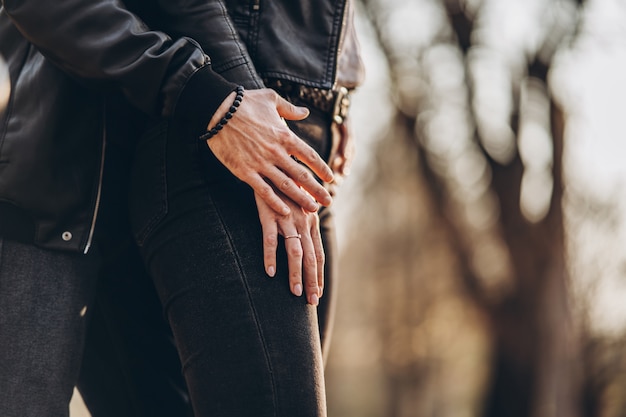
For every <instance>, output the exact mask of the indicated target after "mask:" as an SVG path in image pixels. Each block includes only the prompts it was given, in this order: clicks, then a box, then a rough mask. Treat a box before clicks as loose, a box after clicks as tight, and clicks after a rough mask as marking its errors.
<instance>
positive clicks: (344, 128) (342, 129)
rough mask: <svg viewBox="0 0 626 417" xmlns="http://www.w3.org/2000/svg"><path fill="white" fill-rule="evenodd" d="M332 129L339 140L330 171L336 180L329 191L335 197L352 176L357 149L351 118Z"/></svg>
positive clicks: (331, 160) (332, 157) (331, 159)
mask: <svg viewBox="0 0 626 417" xmlns="http://www.w3.org/2000/svg"><path fill="white" fill-rule="evenodd" d="M331 129H332V132H333V135H335V136H337V137H338V138H339V140H338V141H336V145H335V147H334V149H333V150H332V153H331V156H330V169H331V170H332V171H333V173H334V174H335V179H334V181H333V183H332V184H330V187H329V189H330V193H331V195H334V194H335V193H336V191H337V190H336V189H337V187H338V186H339V185H341V183H342V182H343V180H344V179H345V177H347V176H348V175H349V174H350V169H351V168H352V162H353V161H354V152H355V149H356V147H355V144H354V132H353V129H352V123H351V121H350V118H346V119H345V120H344V122H343V123H342V124H340V125H338V124H336V123H333V125H332V127H331Z"/></svg>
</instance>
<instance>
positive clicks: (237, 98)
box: [200, 85, 244, 140]
mask: <svg viewBox="0 0 626 417" xmlns="http://www.w3.org/2000/svg"><path fill="white" fill-rule="evenodd" d="M236 91H237V95H236V96H235V101H233V104H232V106H230V109H228V111H227V112H226V115H225V116H224V117H222V120H220V121H219V122H218V123H217V124H216V125H215V126H214V127H213V128H212V129H210V130H208V131H207V132H206V133H205V134H204V135H202V136H200V139H201V140H208V139H211V138H212V137H213V136H215V135H217V134H218V133H219V131H220V130H222V129H223V128H224V126H226V124H227V123H228V121H229V120H230V119H232V118H233V115H234V114H235V112H236V111H237V108H238V107H239V105H240V104H241V101H242V100H243V91H244V89H243V86H242V85H240V86H238V87H237V90H236Z"/></svg>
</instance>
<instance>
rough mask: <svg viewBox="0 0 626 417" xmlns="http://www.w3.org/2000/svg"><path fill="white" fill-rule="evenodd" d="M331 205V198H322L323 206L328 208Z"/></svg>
mask: <svg viewBox="0 0 626 417" xmlns="http://www.w3.org/2000/svg"><path fill="white" fill-rule="evenodd" d="M332 203H333V198H332V197H331V196H328V197H326V198H324V201H323V204H324V206H326V207H328V206H330V205H331V204H332Z"/></svg>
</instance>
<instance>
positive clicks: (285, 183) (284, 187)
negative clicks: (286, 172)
mask: <svg viewBox="0 0 626 417" xmlns="http://www.w3.org/2000/svg"><path fill="white" fill-rule="evenodd" d="M278 188H279V189H280V190H281V191H286V190H289V189H290V188H291V180H289V178H285V179H284V180H282V181H281V183H280V185H279V186H278Z"/></svg>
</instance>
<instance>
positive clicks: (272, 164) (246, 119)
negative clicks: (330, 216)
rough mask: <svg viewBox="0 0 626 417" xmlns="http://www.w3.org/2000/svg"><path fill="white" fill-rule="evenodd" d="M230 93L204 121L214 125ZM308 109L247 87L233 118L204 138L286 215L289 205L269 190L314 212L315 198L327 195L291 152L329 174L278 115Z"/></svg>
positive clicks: (292, 116) (325, 199) (326, 200)
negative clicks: (208, 119)
mask: <svg viewBox="0 0 626 417" xmlns="http://www.w3.org/2000/svg"><path fill="white" fill-rule="evenodd" d="M234 97H235V93H234V92H233V93H232V94H231V95H230V96H229V97H227V98H226V100H224V103H222V105H221V106H220V107H219V109H218V110H217V112H216V113H215V115H214V116H213V118H212V119H211V122H210V124H209V126H214V125H215V124H217V122H218V121H219V120H220V119H221V117H223V115H224V114H225V113H226V112H227V111H228V108H229V107H230V105H231V104H232V102H233V100H234ZM308 114H309V112H308V110H307V109H306V108H304V107H296V106H294V105H293V104H291V103H289V102H288V101H286V100H284V99H282V98H281V97H280V96H279V95H278V94H277V93H276V92H275V91H274V90H271V89H261V90H247V91H246V93H245V96H244V99H243V101H242V103H241V105H240V106H239V108H238V110H237V113H236V114H235V115H234V117H233V118H232V119H230V120H229V121H228V124H227V125H226V126H225V127H224V128H223V129H222V130H221V131H220V132H219V134H217V135H215V136H214V137H213V138H211V139H209V140H208V141H207V143H208V145H209V148H211V151H212V152H213V153H214V154H215V156H216V157H217V159H219V160H220V162H222V164H224V165H225V166H226V168H228V170H230V172H232V173H233V174H234V175H235V176H236V177H237V178H239V179H240V180H242V181H244V182H246V183H247V184H248V185H250V186H251V187H252V188H253V189H254V191H255V193H256V194H257V195H258V196H259V197H260V198H261V199H263V200H264V201H265V202H266V203H267V204H268V205H269V206H270V207H271V208H272V209H273V210H275V211H276V212H277V213H282V214H284V215H287V214H288V213H289V212H290V208H289V205H288V204H286V203H285V202H284V201H283V199H281V198H279V197H278V195H277V192H275V191H274V190H277V191H280V192H282V193H283V194H284V195H285V196H287V197H288V199H290V200H293V201H294V202H295V203H296V204H297V206H299V207H301V208H303V209H304V210H307V211H310V212H316V211H317V210H318V208H319V206H318V204H317V203H316V201H317V202H318V203H320V204H322V205H324V206H328V205H330V204H331V203H332V198H331V197H330V194H329V193H328V191H326V190H325V189H324V188H323V187H322V186H321V185H320V184H319V183H318V182H317V181H316V180H315V178H314V177H313V175H312V174H311V173H310V172H309V170H307V169H306V168H305V167H304V166H302V165H301V164H299V163H298V162H297V161H295V160H294V159H293V158H292V156H294V157H296V158H297V159H298V160H299V161H300V162H302V163H303V164H304V165H306V166H308V167H309V168H310V169H311V171H313V172H314V173H315V174H317V176H319V177H320V178H321V179H322V180H324V181H327V182H330V181H332V180H333V173H332V171H331V170H330V168H329V167H328V165H326V163H325V162H324V161H323V160H322V158H321V157H320V156H319V155H318V154H317V152H315V150H314V149H313V148H311V147H310V146H309V145H307V144H306V143H305V142H304V141H303V140H301V139H300V138H298V137H297V136H296V135H295V134H294V133H293V132H292V131H291V130H290V129H289V127H288V126H287V124H286V123H285V121H284V120H282V119H281V117H282V118H284V119H287V120H302V119H305V118H306V117H307V116H308ZM268 182H269V184H268ZM272 185H273V187H272ZM311 197H312V198H311Z"/></svg>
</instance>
